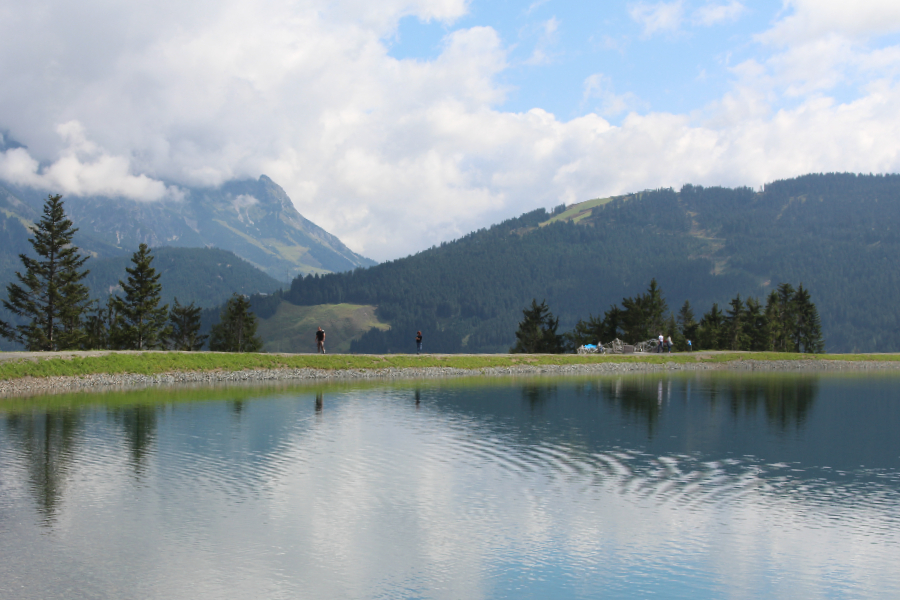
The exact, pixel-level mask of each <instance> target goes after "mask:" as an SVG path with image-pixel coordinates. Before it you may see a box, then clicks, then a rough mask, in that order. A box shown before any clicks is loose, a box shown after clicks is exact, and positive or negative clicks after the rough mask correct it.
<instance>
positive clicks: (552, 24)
mask: <svg viewBox="0 0 900 600" xmlns="http://www.w3.org/2000/svg"><path fill="white" fill-rule="evenodd" d="M558 38H559V20H558V19H557V18H556V17H551V18H549V19H547V20H546V21H544V22H543V23H541V26H540V36H539V38H538V41H537V44H535V47H534V51H533V52H532V54H531V56H530V57H529V58H528V60H526V61H525V64H527V65H546V64H549V63H551V62H552V61H553V56H552V51H551V48H552V47H553V46H554V45H555V44H556V43H557V41H558Z"/></svg>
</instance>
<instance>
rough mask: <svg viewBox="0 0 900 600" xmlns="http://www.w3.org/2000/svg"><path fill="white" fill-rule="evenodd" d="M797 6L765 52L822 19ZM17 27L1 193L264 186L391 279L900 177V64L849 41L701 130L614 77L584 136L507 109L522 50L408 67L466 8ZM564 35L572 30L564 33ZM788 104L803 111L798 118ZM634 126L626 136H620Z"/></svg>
mask: <svg viewBox="0 0 900 600" xmlns="http://www.w3.org/2000/svg"><path fill="white" fill-rule="evenodd" d="M697 6H700V8H699V9H698V8H697ZM732 6H739V5H738V4H736V3H734V2H720V3H717V4H715V5H713V4H704V5H698V4H693V5H688V4H687V3H685V2H674V3H673V2H669V3H657V4H636V5H631V6H630V9H631V11H632V16H635V15H636V18H638V20H639V22H640V23H641V24H642V25H641V26H642V28H643V30H644V31H645V33H647V34H648V35H649V34H652V33H659V32H673V31H678V28H679V27H680V26H683V25H684V24H685V23H693V24H695V25H696V24H701V25H702V24H712V23H713V22H722V21H723V20H724V19H726V18H733V17H734V15H736V14H737V12H735V11H737V9H736V8H734V9H728V7H732ZM791 6H792V7H793V10H792V11H790V12H788V13H785V15H784V17H783V19H782V20H781V21H778V22H776V23H775V24H774V25H773V27H772V29H771V31H770V32H769V34H766V35H768V38H766V37H765V36H763V37H761V38H759V39H760V41H763V42H765V40H766V39H769V38H771V39H775V37H777V36H776V33H778V32H779V31H783V30H784V27H785V26H786V25H785V23H788V24H790V23H791V22H796V19H798V18H800V17H801V16H804V15H806V16H805V17H804V18H807V19H813V20H815V19H818V18H819V17H814V16H809V15H810V14H811V13H810V12H809V10H807V8H804V7H807V5H806V4H803V3H800V2H794V3H792V4H791ZM809 6H811V5H809ZM704 7H707V8H709V11H710V12H709V13H708V14H707V13H701V12H697V11H698V10H699V11H702V10H704ZM716 7H719V8H722V7H724V9H723V10H721V11H719V12H716V10H718V9H716V10H713V9H715V8H716ZM832 8H833V7H832V5H830V4H828V5H827V6H826V11H827V10H831V9H832ZM725 9H728V10H732V12H731V13H729V12H728V10H725ZM4 10H5V11H6V12H5V13H4V16H5V17H6V18H3V19H0V76H2V77H3V80H4V82H5V83H4V85H3V86H0V115H3V117H2V118H3V121H0V129H4V128H8V129H9V130H10V133H11V137H13V138H15V139H18V140H20V141H22V142H23V143H25V144H26V145H27V146H28V150H27V151H26V150H24V149H16V150H8V151H6V152H5V153H3V154H2V155H0V177H3V178H6V179H11V180H13V181H15V182H17V183H21V184H27V185H35V186H38V187H41V188H43V189H50V190H51V191H54V190H56V191H61V192H64V193H67V194H108V195H113V196H129V197H134V198H141V199H146V200H149V199H154V198H162V197H166V196H167V195H169V196H170V195H172V194H173V193H177V189H175V188H167V187H166V185H165V184H163V183H162V182H163V181H167V182H171V183H174V184H177V185H217V184H219V183H222V182H224V181H227V180H230V179H233V178H238V177H254V178H255V177H258V176H259V174H261V173H265V174H267V175H269V176H270V177H272V178H273V179H274V180H275V181H276V182H278V183H279V184H281V185H282V186H283V187H284V188H285V189H286V191H287V192H288V194H289V195H290V196H291V198H292V199H293V200H294V202H295V204H296V206H297V208H298V210H300V211H301V212H302V213H303V214H304V215H305V216H307V217H308V218H310V219H311V220H313V221H314V222H316V223H319V224H320V225H322V226H323V227H325V228H326V229H327V230H329V231H332V232H333V233H335V234H337V235H339V236H340V237H341V238H342V239H344V240H345V241H346V242H347V243H348V244H349V245H350V246H351V247H352V248H353V249H354V250H357V251H361V252H363V253H364V254H366V255H369V256H372V257H373V258H376V259H387V258H393V257H396V256H398V255H402V254H405V253H409V252H414V251H416V250H419V249H421V248H424V247H428V246H430V245H432V244H434V243H436V242H439V241H442V240H446V239H449V238H452V237H456V236H459V235H462V234H465V233H467V232H468V231H471V230H472V229H475V228H478V227H482V226H484V225H486V224H488V223H491V222H496V221H498V220H501V219H504V218H508V217H510V216H512V215H516V214H519V213H521V212H525V211H527V210H531V209H533V208H536V207H540V206H545V207H546V206H554V205H556V204H559V203H560V202H561V201H565V202H576V201H579V200H584V199H587V198H591V197H596V196H598V195H604V194H615V193H626V192H630V191H634V190H639V189H645V188H648V187H656V186H661V185H664V186H669V185H671V186H679V185H681V184H682V183H685V182H691V183H697V184H704V185H709V184H716V185H753V186H756V185H759V184H761V183H764V182H766V181H768V180H771V179H773V178H776V177H789V176H793V175H798V174H801V173H804V172H808V171H826V170H840V171H844V170H858V171H864V172H870V171H896V170H900V141H898V140H900V135H897V134H898V133H900V116H898V115H900V91H898V86H897V83H896V79H897V77H898V75H900V74H898V72H897V71H898V69H900V47H878V48H869V47H867V46H866V45H865V44H864V43H863V42H860V41H859V40H858V39H857V38H851V37H849V34H844V33H840V32H838V33H832V34H822V35H817V36H814V37H808V38H804V39H805V40H806V41H804V42H802V43H799V42H798V43H795V44H791V45H789V46H783V45H778V44H775V43H771V44H770V43H768V42H765V43H763V44H761V45H759V47H760V48H763V50H764V51H770V50H771V52H773V53H772V54H769V55H766V54H762V55H758V56H757V57H755V58H753V59H751V60H745V61H744V62H742V63H740V64H738V65H737V66H736V67H734V68H733V73H734V74H735V78H736V81H735V83H734V87H733V88H732V89H731V90H730V91H729V92H728V93H727V94H725V95H723V96H722V98H721V99H720V100H719V101H718V102H716V103H714V104H713V105H712V106H710V107H707V108H704V109H702V110H698V111H696V112H693V113H691V114H689V115H685V114H669V113H665V112H659V111H655V112H648V111H649V109H648V108H647V107H646V106H645V105H643V104H642V103H641V102H640V99H639V98H637V97H636V96H635V95H634V94H633V93H631V92H629V91H628V90H627V89H617V86H615V85H614V82H613V81H612V80H610V79H608V78H605V77H604V76H603V75H601V74H596V75H594V76H591V77H588V78H587V79H586V80H584V84H583V85H584V87H583V98H582V100H583V102H584V105H585V106H589V107H590V106H592V105H591V104H590V102H596V103H597V104H596V106H595V108H594V110H595V111H596V114H588V115H585V116H583V117H580V118H577V119H572V120H569V121H563V120H561V119H559V118H558V117H556V116H554V115H553V114H550V113H548V112H546V111H544V110H542V109H540V108H534V109H532V110H528V111H524V112H519V113H511V112H504V111H502V110H501V109H500V106H501V105H502V103H503V102H504V100H505V99H506V96H507V93H508V90H507V89H506V88H505V87H504V85H503V84H502V83H501V82H502V81H503V79H504V77H503V75H504V73H505V72H507V71H508V70H509V68H510V64H509V62H510V61H509V58H508V52H509V51H510V50H509V48H507V47H506V46H505V45H504V43H503V42H502V41H501V39H500V37H499V35H498V33H497V31H495V30H494V29H492V28H490V27H469V28H461V29H456V30H454V31H452V32H451V33H449V34H448V35H447V37H446V38H445V40H444V43H443V47H442V50H441V53H440V55H439V56H438V57H437V58H436V59H434V60H428V61H425V60H397V59H395V58H393V57H391V56H390V55H389V54H388V49H387V42H386V40H389V39H390V37H391V36H392V35H393V34H394V33H395V31H396V26H397V22H398V21H399V19H400V18H402V17H403V16H409V15H412V16H416V17H418V18H420V19H422V20H429V19H431V20H435V19H437V20H441V21H442V22H446V23H450V22H453V21H454V20H455V19H458V18H459V17H460V16H462V15H463V14H465V11H466V10H467V6H466V3H465V2H462V1H455V0H454V1H450V0H447V1H436V2H427V1H426V0H416V1H409V0H391V1H389V2H387V3H378V4H377V5H376V4H372V3H366V2H362V1H361V0H344V1H343V2H338V3H329V2H325V1H324V0H302V1H301V2H299V3H298V2H293V1H292V2H288V1H286V0H283V1H276V2H273V3H266V4H262V5H252V6H251V5H246V4H244V3H242V2H240V1H238V0H220V1H217V2H212V0H209V1H208V2H206V1H204V0H198V2H196V3H189V4H187V5H185V4H183V3H175V2H165V1H163V2H157V3H152V4H151V3H149V2H146V3H142V2H138V3H136V4H133V5H128V6H127V8H126V7H124V5H123V8H118V7H117V6H113V5H109V4H108V3H95V2H94V0H88V1H87V3H82V4H80V5H78V7H77V10H76V9H75V8H73V7H72V6H71V5H70V4H66V3H64V2H62V0H36V2H32V3H29V4H24V3H23V4H21V6H19V5H16V6H8V7H7V8H6V9H4ZM692 11H693V12H692ZM804 11H806V12H804ZM863 11H864V12H865V11H866V9H865V8H864V9H863ZM702 14H706V16H705V17H703V18H702V19H701V18H700V16H696V15H702ZM891 14H893V12H892V11H890V10H886V15H887V17H888V19H887V20H890V15H891ZM695 16H696V20H695ZM703 19H706V21H704V20H703ZM792 19H793V20H795V21H791V20H792ZM814 25H815V23H813V24H806V25H804V26H803V27H804V28H805V29H804V30H805V31H812V30H814V29H815V27H818V25H815V26H814ZM845 29H847V28H845ZM850 29H853V28H849V29H847V31H849V30H850ZM881 30H884V27H882V28H881V29H879V31H881ZM557 31H558V23H557V22H556V20H555V19H552V20H550V21H546V22H545V23H544V28H543V32H544V33H545V34H547V35H548V36H550V35H551V34H553V35H555V34H556V32H557ZM841 31H843V30H841ZM871 31H875V30H874V29H873V30H871ZM873 35H874V34H873ZM551 37H552V36H551ZM548 39H549V38H548ZM98 40H100V41H102V43H101V42H100V41H98ZM772 49H774V50H772ZM848 83H850V84H852V85H854V86H857V87H856V88H855V89H857V90H858V91H857V92H856V93H855V94H853V95H852V98H851V99H850V100H846V101H844V102H838V101H836V100H833V99H830V98H828V97H826V96H824V95H823V94H826V93H828V92H829V90H831V89H833V88H835V87H837V86H842V85H846V84H848ZM783 97H788V98H789V99H790V105H789V106H790V108H784V109H781V110H779V109H778V107H779V106H781V105H782V102H781V99H782V98H783ZM622 114H627V116H626V117H625V118H624V119H623V121H622V122H621V124H619V125H617V126H614V125H612V124H610V123H609V122H608V121H607V120H606V119H605V118H604V117H611V116H615V115H622ZM73 122H75V123H77V126H76V125H73V124H72V123H73ZM59 124H66V125H63V127H62V128H58V126H59Z"/></svg>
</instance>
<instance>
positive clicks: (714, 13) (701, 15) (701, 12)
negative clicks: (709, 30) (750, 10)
mask: <svg viewBox="0 0 900 600" xmlns="http://www.w3.org/2000/svg"><path fill="white" fill-rule="evenodd" d="M746 11H747V8H746V7H745V6H744V5H743V4H742V3H741V2H738V0H729V1H728V2H726V3H724V4H719V3H717V2H708V3H707V4H704V5H703V6H701V7H700V8H698V9H696V10H695V11H694V12H693V13H692V14H691V20H692V21H693V22H694V23H696V24H698V25H705V26H707V27H709V26H711V25H717V24H719V23H725V22H729V21H736V20H737V19H738V18H740V17H741V15H743V14H744V13H745V12H746Z"/></svg>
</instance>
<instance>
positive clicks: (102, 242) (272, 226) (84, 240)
mask: <svg viewBox="0 0 900 600" xmlns="http://www.w3.org/2000/svg"><path fill="white" fill-rule="evenodd" d="M180 191H181V197H179V198H177V199H163V200H156V201H152V202H149V201H137V200H130V199H127V198H108V197H104V196H77V197H76V196H73V197H71V198H65V197H64V198H63V200H64V202H65V209H66V214H67V215H68V216H69V218H70V219H72V221H73V222H74V223H75V226H76V227H78V228H79V232H78V236H77V238H76V239H77V243H78V245H79V247H81V248H83V249H84V250H86V251H88V252H90V253H91V254H92V255H94V256H97V257H110V256H117V255H121V254H128V255H130V254H131V253H132V252H133V251H134V250H135V249H136V248H137V247H138V245H140V244H141V243H146V244H147V245H148V246H150V247H151V248H160V247H163V246H173V247H186V248H219V249H222V250H230V251H232V252H234V253H235V254H236V255H238V256H240V257H241V258H243V259H244V260H246V261H247V262H249V263H250V264H252V265H254V266H256V267H257V268H259V269H261V270H262V271H265V272H266V273H268V274H269V275H270V276H272V277H274V278H276V279H279V280H281V281H289V280H290V278H292V277H295V276H296V275H299V274H303V275H305V274H308V273H329V272H337V271H346V270H350V269H354V268H356V267H365V266H371V265H374V264H375V262H374V261H372V260H369V259H367V258H365V257H363V256H360V255H358V254H356V253H355V252H353V251H352V250H350V249H349V248H347V246H346V245H344V243H343V242H341V240H339V239H338V238H337V237H336V236H334V235H332V234H330V233H328V232H327V231H325V230H324V229H322V228H321V227H319V226H318V225H316V224H315V223H313V222H311V221H309V220H308V219H306V218H305V217H303V215H301V214H300V213H299V212H297V209H295V208H294V205H293V203H292V202H291V200H290V198H289V197H288V196H287V194H286V193H285V192H284V190H283V189H282V188H281V187H280V186H278V185H277V184H276V183H275V182H273V181H272V180H271V179H269V178H268V177H266V176H265V175H262V176H261V177H260V178H259V179H257V180H253V179H248V180H242V181H232V182H229V183H226V184H224V185H222V186H220V187H218V188H180ZM46 198H47V194H46V192H44V191H41V190H35V189H32V188H27V187H20V186H15V185H12V184H10V183H8V182H2V181H0V213H2V214H3V215H4V216H6V217H13V218H14V219H15V220H16V221H18V222H19V223H21V224H23V225H26V226H27V225H30V224H31V223H33V222H34V221H35V220H36V219H37V218H39V215H40V211H41V207H42V206H43V203H44V201H45V200H46ZM5 250H7V251H8V250H9V249H5Z"/></svg>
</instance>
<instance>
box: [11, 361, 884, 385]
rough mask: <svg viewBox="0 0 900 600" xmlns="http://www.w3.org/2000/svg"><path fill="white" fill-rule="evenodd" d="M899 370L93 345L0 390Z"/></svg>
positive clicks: (20, 367)
mask: <svg viewBox="0 0 900 600" xmlns="http://www.w3.org/2000/svg"><path fill="white" fill-rule="evenodd" d="M723 369H725V370H732V369H733V370H772V371H786V370H808V369H814V370H869V369H900V354H820V355H810V354H787V353H781V352H779V353H775V352H771V353H769V352H693V353H676V354H638V355H606V356H595V355H573V354H562V355H560V354H447V355H435V354H426V355H408V354H388V355H367V354H363V355H359V354H355V355H352V354H327V355H318V354H254V353H246V354H242V353H225V352H163V351H144V352H135V351H130V352H129V351H118V352H117V351H95V352H40V353H30V352H8V353H0V394H20V393H28V392H30V393H40V392H44V391H53V390H67V389H68V390H71V389H84V388H99V387H106V386H140V385H156V384H177V383H204V382H217V381H221V382H228V381H253V380H259V381H265V380H278V379H283V380H289V379H360V378H367V379H368V378H397V377H404V378H409V377H446V376H459V375H481V374H483V375H509V374H578V373H580V374H589V373H597V374H603V373H621V372H658V371H700V370H723Z"/></svg>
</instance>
